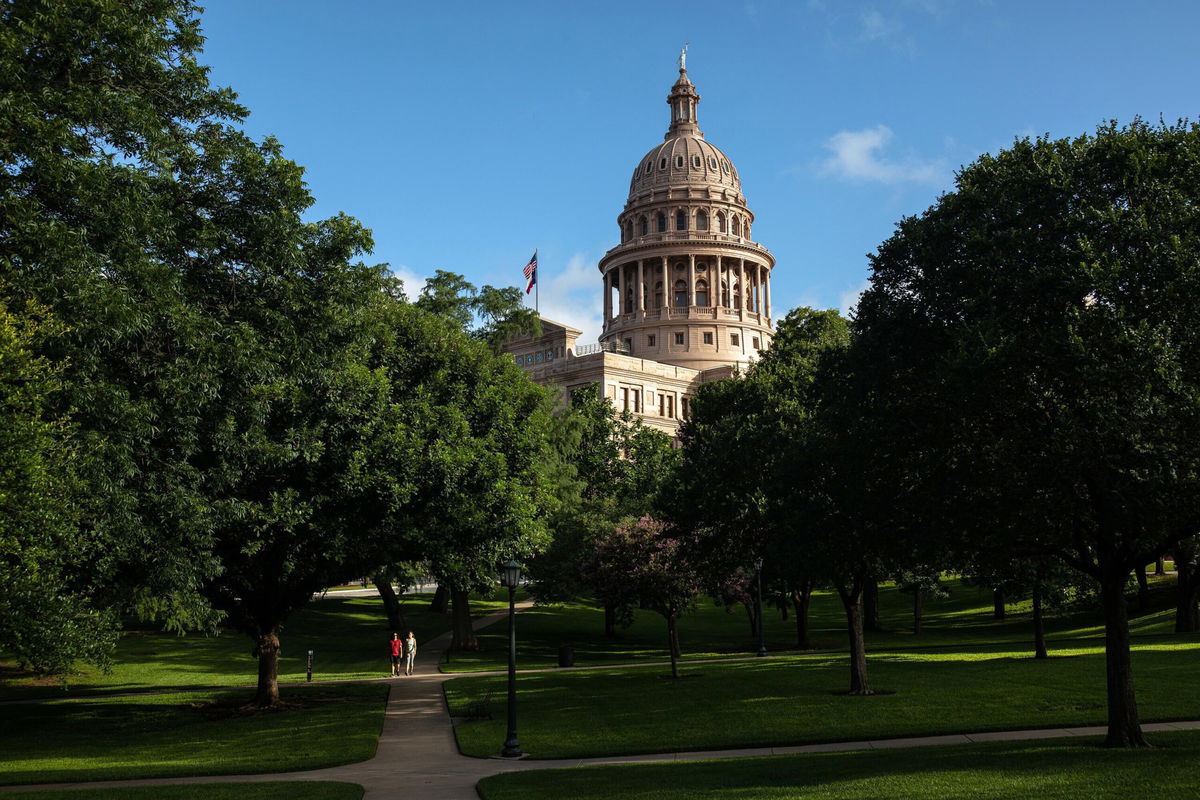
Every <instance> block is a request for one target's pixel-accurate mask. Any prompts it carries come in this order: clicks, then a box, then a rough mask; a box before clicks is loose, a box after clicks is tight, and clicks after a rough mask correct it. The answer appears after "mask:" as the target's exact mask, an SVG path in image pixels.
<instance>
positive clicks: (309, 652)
mask: <svg viewBox="0 0 1200 800" xmlns="http://www.w3.org/2000/svg"><path fill="white" fill-rule="evenodd" d="M312 657H313V651H312V650H309V651H308V682H309V683H312Z"/></svg>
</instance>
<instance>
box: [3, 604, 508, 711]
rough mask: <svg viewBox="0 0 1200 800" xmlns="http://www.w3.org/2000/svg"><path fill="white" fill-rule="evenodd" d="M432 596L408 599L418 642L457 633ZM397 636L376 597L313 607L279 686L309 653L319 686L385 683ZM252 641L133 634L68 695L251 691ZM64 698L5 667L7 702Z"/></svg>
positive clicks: (53, 684)
mask: <svg viewBox="0 0 1200 800" xmlns="http://www.w3.org/2000/svg"><path fill="white" fill-rule="evenodd" d="M430 597H431V595H428V594H423V595H422V594H417V595H407V596H406V597H405V598H404V609H405V615H406V619H407V621H408V625H409V629H410V630H412V631H414V632H415V633H416V635H417V641H418V642H425V641H428V640H429V639H431V638H433V637H434V636H437V635H439V634H441V633H444V632H446V631H448V630H450V617H449V615H444V614H432V613H430V612H429V610H428V609H429V600H430ZM495 598H496V599H491V598H488V599H482V598H480V599H473V600H472V604H471V607H472V613H473V614H475V615H476V616H482V615H484V614H487V613H489V612H491V611H495V610H497V609H499V608H501V607H507V596H505V598H504V599H503V600H501V599H500V598H501V593H500V592H497V593H496V594H495ZM389 636H390V631H389V630H388V627H387V618H386V616H385V615H384V612H383V604H382V602H381V601H380V600H379V599H378V598H377V597H335V596H329V597H326V598H325V599H324V600H314V601H313V602H312V603H310V604H309V606H308V607H307V608H305V609H304V610H302V611H300V612H298V613H297V614H295V615H294V616H293V617H292V618H291V619H290V620H288V622H287V623H286V624H285V626H284V629H283V633H282V634H281V636H280V638H281V641H282V643H283V654H282V657H281V659H280V664H279V679H280V681H284V682H295V681H303V680H304V677H305V672H304V670H305V662H306V659H307V653H308V650H310V649H311V650H313V651H314V657H313V678H314V679H316V680H321V679H323V678H379V677H383V676H385V675H387V674H388V673H389V671H390V667H389V665H388V660H387V650H386V646H387V640H388V638H389ZM251 647H252V643H251V641H250V638H249V637H247V636H244V635H242V634H240V633H237V632H235V631H227V632H224V633H222V634H221V635H219V636H203V635H189V636H178V635H176V634H173V633H163V632H161V631H157V630H129V631H127V632H126V633H125V634H124V635H123V636H122V637H121V642H120V644H119V645H118V647H117V653H116V656H115V662H116V663H115V664H114V667H113V670H112V672H111V673H109V674H107V675H105V674H103V673H101V672H100V671H99V670H95V669H89V670H87V671H86V672H84V673H83V674H82V675H79V676H76V677H73V678H72V679H71V682H70V686H69V690H68V691H69V693H70V694H72V695H74V694H87V693H95V692H98V691H104V692H112V691H117V692H127V691H140V690H143V689H156V688H164V687H176V688H179V687H182V688H191V687H195V688H202V687H207V686H239V685H245V686H248V687H252V686H254V684H255V681H256V680H257V670H258V664H257V662H256V661H255V659H254V658H253V656H251V653H250V651H251ZM63 694H64V691H63V687H62V684H61V683H59V682H58V681H57V680H54V679H49V680H47V679H41V680H39V679H35V678H31V677H29V676H27V675H24V674H22V673H19V672H17V671H16V669H15V667H14V665H13V664H12V662H11V661H9V662H7V663H6V662H5V661H4V660H3V659H0V700H11V699H23V698H32V697H56V696H61V695H63Z"/></svg>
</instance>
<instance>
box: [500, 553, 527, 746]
mask: <svg viewBox="0 0 1200 800" xmlns="http://www.w3.org/2000/svg"><path fill="white" fill-rule="evenodd" d="M500 582H501V583H502V584H503V585H505V586H507V587H508V736H507V737H506V738H505V740H504V748H503V749H502V750H501V751H500V755H502V756H504V757H505V758H520V757H521V756H523V755H525V754H524V753H523V752H521V742H520V740H519V739H517V601H516V598H517V584H518V583H520V582H521V565H520V564H518V563H517V562H516V561H512V560H509V561H508V562H507V563H505V565H504V567H503V572H502V573H501V576H500Z"/></svg>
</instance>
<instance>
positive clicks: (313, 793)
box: [4, 781, 363, 800]
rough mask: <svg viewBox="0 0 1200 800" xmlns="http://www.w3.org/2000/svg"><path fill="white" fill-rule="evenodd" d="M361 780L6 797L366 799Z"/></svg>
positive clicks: (10, 799) (12, 799)
mask: <svg viewBox="0 0 1200 800" xmlns="http://www.w3.org/2000/svg"><path fill="white" fill-rule="evenodd" d="M362 796H363V788H362V787H361V786H359V785H358V784H357V783H334V782H332V781H294V782H285V781H272V782H269V783H201V784H174V785H171V786H121V787H114V788H111V789H59V790H55V789H51V790H47V791H41V792H12V793H5V795H4V797H5V800H362Z"/></svg>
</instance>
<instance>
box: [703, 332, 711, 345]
mask: <svg viewBox="0 0 1200 800" xmlns="http://www.w3.org/2000/svg"><path fill="white" fill-rule="evenodd" d="M704 343H705V344H712V343H713V338H712V334H711V333H706V334H704Z"/></svg>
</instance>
